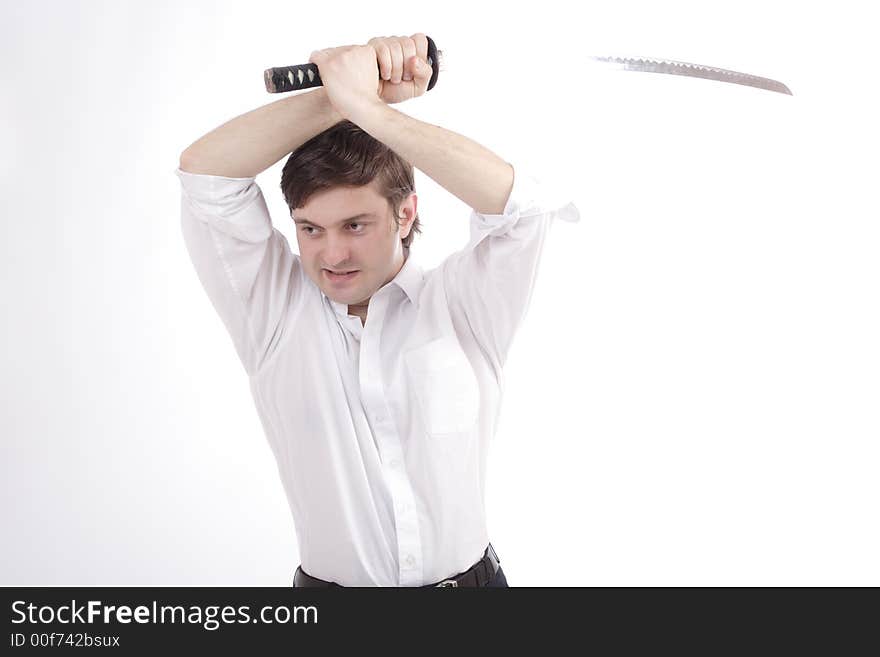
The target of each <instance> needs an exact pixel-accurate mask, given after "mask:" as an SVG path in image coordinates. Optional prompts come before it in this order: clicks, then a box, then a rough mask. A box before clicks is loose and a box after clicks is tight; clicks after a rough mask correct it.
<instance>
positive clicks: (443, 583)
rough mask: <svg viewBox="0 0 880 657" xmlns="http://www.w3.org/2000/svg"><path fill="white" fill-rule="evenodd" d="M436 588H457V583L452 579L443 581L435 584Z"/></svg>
mask: <svg viewBox="0 0 880 657" xmlns="http://www.w3.org/2000/svg"><path fill="white" fill-rule="evenodd" d="M437 586H456V587H457V586H458V582H457V581H455V580H454V579H444V580H443V581H442V582H440V583H439V584H437Z"/></svg>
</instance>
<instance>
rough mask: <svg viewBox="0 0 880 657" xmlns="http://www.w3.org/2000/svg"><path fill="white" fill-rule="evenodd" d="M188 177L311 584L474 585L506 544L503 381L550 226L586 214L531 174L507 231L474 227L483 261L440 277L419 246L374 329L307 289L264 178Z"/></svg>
mask: <svg viewBox="0 0 880 657" xmlns="http://www.w3.org/2000/svg"><path fill="white" fill-rule="evenodd" d="M176 174H177V176H178V177H179V179H180V181H181V186H182V188H181V189H182V198H181V215H182V216H181V223H182V229H183V236H184V240H185V243H186V247H187V250H188V252H189V255H190V257H191V259H192V262H193V265H194V266H195V269H196V273H197V274H198V277H199V279H200V281H201V283H202V286H203V287H204V289H205V291H206V292H207V295H208V297H209V298H210V300H211V302H212V304H213V306H214V308H215V309H216V310H217V313H218V314H219V316H220V318H221V319H222V320H223V323H224V324H225V325H226V328H227V330H228V332H229V334H230V336H231V337H232V342H233V343H234V346H235V349H236V351H237V353H238V356H239V358H240V360H241V362H242V364H243V365H244V369H245V371H246V372H247V374H248V375H249V377H250V387H251V391H252V393H253V398H254V402H255V404H256V409H257V412H258V414H259V417H260V421H261V423H262V426H263V429H264V431H265V434H266V437H267V438H268V441H269V444H270V445H271V448H272V450H273V452H274V455H275V459H276V461H277V464H278V472H279V474H280V476H281V481H282V483H283V485H284V489H285V491H286V494H287V499H288V502H289V504H290V509H291V512H292V515H293V521H294V526H295V530H296V537H297V542H298V545H299V557H300V562H301V566H302V569H303V570H304V571H305V572H306V573H308V574H310V575H313V576H315V577H319V578H321V579H324V580H328V581H332V582H336V583H338V584H342V585H343V586H422V585H426V584H432V583H434V582H438V581H440V580H442V579H445V578H447V577H451V576H453V575H456V574H458V573H460V572H462V571H464V570H467V569H468V568H469V567H470V566H471V565H473V564H474V563H475V562H476V561H477V560H479V559H480V557H481V556H482V555H483V552H484V550H485V549H486V546H487V545H488V543H489V540H490V537H489V536H488V533H487V528H486V514H485V504H484V499H485V497H484V493H485V481H486V458H487V455H488V448H489V441H490V439H491V438H492V437H493V435H494V433H495V429H496V420H497V418H498V413H499V410H500V404H501V398H502V393H503V387H504V381H503V372H502V368H503V366H504V363H505V360H506V358H507V354H508V350H509V348H510V344H511V340H512V338H513V336H514V333H515V332H516V330H517V328H518V327H519V325H520V322H521V321H522V319H523V317H524V315H525V313H526V310H527V308H528V306H529V301H530V298H531V294H532V289H533V286H534V284H535V276H536V273H537V269H538V264H539V261H540V256H541V251H542V247H543V243H544V239H545V237H546V235H547V232H548V230H549V228H550V225H551V223H552V221H553V219H554V218H559V219H563V220H566V221H572V222H574V221H579V220H580V213H579V211H578V209H577V208H576V207H575V205H574V204H573V203H572V202H570V201H569V200H568V198H567V197H566V196H564V195H561V194H559V193H558V192H555V191H554V192H551V191H550V189H551V188H550V187H548V186H547V185H545V184H543V183H541V182H540V180H539V179H538V178H535V177H533V174H530V173H529V172H527V171H526V170H525V169H520V168H516V167H515V175H514V184H513V189H512V191H511V194H510V197H509V199H508V201H507V204H506V206H505V208H504V212H503V214H500V215H491V214H490V215H484V214H481V213H478V212H476V211H475V210H472V211H471V215H470V240H469V242H468V244H467V245H466V246H465V247H464V248H463V249H461V250H460V251H457V252H455V253H453V254H452V255H450V256H448V257H447V258H446V259H445V260H444V261H443V262H442V263H441V264H440V265H439V266H438V267H436V268H434V269H431V270H430V271H424V270H423V269H422V267H420V266H419V264H418V263H417V262H416V260H415V259H414V251H415V250H416V249H418V241H416V243H415V244H414V245H413V248H412V249H411V250H410V254H409V257H408V258H407V259H406V261H405V263H404V265H403V267H402V269H401V270H400V272H398V274H397V276H395V278H394V279H393V280H392V281H390V282H389V283H387V284H386V285H384V286H383V287H381V288H380V289H379V290H377V291H376V292H375V293H374V294H373V296H372V298H371V299H370V303H369V308H368V312H367V318H366V323H365V324H364V325H362V324H361V319H360V318H359V317H356V316H354V315H349V314H348V306H347V305H346V304H341V303H337V302H335V301H332V300H331V299H330V298H329V297H327V296H326V295H325V294H324V293H323V292H322V291H321V289H320V288H319V287H318V286H317V285H316V284H315V283H314V282H313V281H312V280H311V278H309V277H308V276H307V275H306V274H305V272H304V270H303V268H302V264H301V261H300V256H299V255H298V254H296V253H293V252H292V251H291V249H290V246H289V244H288V242H287V239H286V238H285V237H284V235H283V234H282V233H281V232H279V231H278V230H277V229H276V228H274V227H273V226H272V222H271V219H270V216H269V212H268V209H267V206H266V201H265V199H264V197H263V193H262V191H261V189H260V187H259V186H258V185H257V183H256V182H255V178H254V177H249V178H227V177H224V176H212V175H204V174H193V173H188V172H185V171H182V170H181V169H179V168H178V169H177V170H176ZM452 220H453V219H450V221H452ZM438 223H439V222H438ZM428 238H429V239H430V236H429V237H428ZM421 239H425V238H424V236H422V237H421Z"/></svg>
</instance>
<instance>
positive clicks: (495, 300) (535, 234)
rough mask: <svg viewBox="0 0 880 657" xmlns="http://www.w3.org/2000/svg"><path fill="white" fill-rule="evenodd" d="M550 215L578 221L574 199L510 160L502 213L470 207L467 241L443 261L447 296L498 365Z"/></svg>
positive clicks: (521, 312)
mask: <svg viewBox="0 0 880 657" xmlns="http://www.w3.org/2000/svg"><path fill="white" fill-rule="evenodd" d="M554 219H561V220H563V221H569V222H577V221H580V211H579V210H578V209H577V207H576V206H575V205H574V202H573V201H572V200H571V199H570V198H569V197H568V196H567V195H566V193H564V192H562V191H561V190H560V189H558V188H557V187H556V186H555V185H553V184H551V183H545V182H543V181H542V179H541V178H538V177H537V175H536V173H534V172H532V171H530V170H529V169H527V168H525V167H520V166H514V180H513V188H512V189H511V192H510V196H509V197H508V200H507V203H506V205H505V207H504V211H503V213H502V214H482V213H480V212H477V211H476V210H473V209H472V210H471V216H470V240H469V242H468V244H467V246H466V247H465V248H464V249H462V250H461V251H458V252H456V253H454V254H452V255H451V256H450V257H449V258H447V260H446V261H445V262H444V264H443V267H444V276H445V280H446V286H447V290H448V294H449V295H450V302H451V303H452V304H454V305H457V306H458V307H459V308H460V310H461V312H462V313H463V315H464V316H465V318H466V319H467V323H468V324H469V326H470V329H471V332H472V333H473V334H474V336H475V338H476V340H477V342H478V343H479V344H480V346H481V348H482V349H483V351H484V352H485V353H486V354H487V355H488V357H489V358H490V359H491V361H492V365H493V367H494V368H495V369H496V371H497V370H500V368H502V367H503V366H504V363H505V362H506V360H507V355H508V352H509V349H510V345H511V342H512V340H513V336H514V335H515V333H516V331H517V329H518V328H519V326H520V324H521V322H522V320H523V318H524V317H525V315H526V312H527V311H528V307H529V303H530V301H531V296H532V290H533V289H534V286H535V279H536V276H537V273H538V266H539V264H540V260H541V253H542V250H543V246H544V239H545V237H546V236H547V233H548V232H549V230H550V226H551V225H552V222H553V220H554Z"/></svg>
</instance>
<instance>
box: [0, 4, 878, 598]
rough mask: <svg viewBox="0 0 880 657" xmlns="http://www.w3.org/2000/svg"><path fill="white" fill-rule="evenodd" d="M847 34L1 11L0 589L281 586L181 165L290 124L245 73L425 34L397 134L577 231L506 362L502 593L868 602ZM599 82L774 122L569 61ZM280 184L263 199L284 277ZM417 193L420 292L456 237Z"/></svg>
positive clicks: (320, 8) (868, 376)
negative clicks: (812, 595) (463, 160)
mask: <svg viewBox="0 0 880 657" xmlns="http://www.w3.org/2000/svg"><path fill="white" fill-rule="evenodd" d="M858 5H859V3H846V2H843V3H834V4H828V3H821V4H819V3H802V2H785V3H782V2H776V3H772V2H769V3H768V2H742V1H738V2H729V3H712V4H707V3H700V2H674V1H666V2H663V3H656V2H647V1H644V2H630V3H609V2H601V3H574V4H573V3H570V2H567V1H566V2H542V3H540V5H533V4H521V5H517V4H508V3H502V2H500V1H498V2H492V3H489V2H483V3H474V2H463V3H450V2H446V3H443V4H442V5H441V6H442V13H438V12H437V10H436V9H434V8H433V7H432V6H431V5H430V3H427V4H426V3H413V2H386V3H381V4H380V5H378V6H377V5H375V3H373V4H370V3H366V4H364V3H355V2H350V3H343V4H340V3H338V2H333V3H329V2H328V3H306V4H303V3H294V2H255V1H251V2H247V3H245V2H240V1H236V2H193V1H188V2H183V1H180V0H175V1H174V2H171V1H164V2H154V1H151V2H146V1H144V2H121V1H114V2H109V1H108V2H82V1H81V2H62V1H56V2H46V1H29V2H26V3H25V2H12V1H10V0H3V2H2V3H0V7H2V20H0V69H2V80H3V84H2V87H0V95H2V103H0V189H2V199H3V202H2V212H3V217H2V226H3V240H2V242H0V244H2V246H0V248H2V250H3V251H2V254H3V257H2V258H0V266H2V268H3V276H2V295H3V296H2V298H3V301H4V309H5V310H4V321H3V323H2V327H3V332H4V335H3V341H2V343H3V347H4V348H3V361H2V383H3V395H2V397H3V404H2V406H0V409H2V410H0V420H2V464H3V478H2V482H3V483H2V485H3V493H4V495H3V501H2V508H0V513H2V516H0V523H2V528H3V529H2V532H3V540H2V541H0V584H2V585H38V586H43V585H208V586H212V585H270V586H289V585H290V581H291V577H292V575H293V571H294V569H295V568H296V566H297V564H298V563H299V560H298V554H297V548H296V540H295V535H294V533H293V523H292V520H291V517H290V513H289V511H288V508H287V504H286V499H285V496H284V493H283V490H282V487H281V483H280V481H279V480H278V477H277V470H276V467H275V463H274V461H273V459H272V454H271V451H270V449H269V446H268V443H267V442H266V440H265V437H264V436H263V433H262V431H261V428H260V424H259V420H258V417H257V414H256V410H255V408H254V406H253V402H252V399H251V397H250V391H249V388H248V381H247V377H246V374H245V373H244V371H243V369H242V368H241V365H240V363H239V362H238V360H237V358H236V355H235V351H234V348H233V346H232V343H231V340H230V339H229V337H228V336H227V334H226V333H225V330H224V328H223V326H222V324H221V322H220V320H219V318H217V317H216V316H215V314H214V310H213V308H212V307H211V305H210V302H209V300H208V299H207V297H206V296H205V294H204V292H203V290H202V289H201V287H200V285H199V281H198V279H197V277H196V275H195V272H194V270H193V268H192V265H191V263H190V262H189V260H188V257H187V254H186V250H185V247H184V243H183V239H182V235H181V232H180V225H179V220H180V189H179V181H178V180H177V178H176V176H174V173H173V172H174V170H175V168H176V167H177V164H178V157H179V154H180V153H181V152H182V151H183V149H184V148H186V147H187V146H188V145H189V144H191V143H192V142H193V141H195V140H196V139H197V138H198V137H200V136H201V135H203V134H205V133H206V132H208V131H210V130H212V129H213V128H215V127H217V126H218V125H220V124H221V123H224V122H225V121H227V120H229V119H230V118H232V117H234V116H237V115H239V114H242V113H244V112H246V111H249V110H251V109H254V108H255V107H258V106H261V105H264V104H267V103H269V102H273V101H275V100H277V99H278V98H279V96H272V95H269V94H267V92H266V91H265V88H264V86H263V78H262V72H263V70H264V69H265V68H268V67H270V66H282V65H290V64H297V63H303V62H305V61H307V60H308V57H309V55H310V53H311V52H312V51H313V50H315V49H318V48H326V47H332V46H336V45H346V44H352V43H366V41H367V40H368V39H369V38H370V37H372V36H389V35H410V34H412V33H413V32H417V31H421V32H425V33H427V34H429V35H430V36H432V38H434V40H435V41H436V42H437V44H438V46H439V47H440V48H442V49H443V50H445V51H446V55H447V59H446V64H445V70H444V71H443V72H442V73H441V77H440V80H439V82H438V84H437V87H436V88H435V89H434V90H432V91H431V92H429V93H428V94H427V95H425V96H424V97H422V98H419V99H417V100H415V101H411V102H409V103H405V104H403V105H399V106H397V107H398V109H400V110H401V111H404V112H407V113H409V114H410V115H412V116H414V117H416V118H419V119H421V120H424V121H428V122H431V123H435V124H437V125H441V126H443V127H446V128H448V129H450V130H454V131H456V132H458V133H460V134H464V135H466V136H468V137H471V138H472V139H475V140H476V141H478V142H480V143H481V144H483V145H485V146H487V147H489V148H491V149H493V150H495V151H496V152H497V153H498V154H499V155H501V156H502V157H505V158H506V159H508V160H509V161H511V162H512V163H514V164H516V163H517V162H519V163H522V164H524V165H525V164H527V165H529V166H530V167H531V168H532V169H533V170H537V171H538V172H539V174H542V175H543V176H544V178H546V179H547V180H553V181H555V182H558V183H559V184H560V185H561V186H562V187H563V188H565V189H567V190H569V192H570V194H571V196H572V198H573V200H575V202H576V204H577V205H578V207H579V209H580V210H581V215H582V220H581V222H580V223H579V224H567V223H564V222H559V223H557V224H555V225H554V227H553V230H552V232H551V234H550V236H549V238H548V240H547V243H546V251H545V252H544V256H543V259H542V263H541V269H540V275H539V279H538V285H537V288H536V290H535V293H534V296H533V299H532V304H531V307H530V309H529V314H528V315H527V318H526V321H525V323H524V324H523V325H522V328H521V330H520V333H519V335H518V337H517V340H516V341H515V343H514V347H513V351H512V353H511V357H510V360H509V363H508V368H507V380H508V385H507V389H506V395H505V401H504V408H503V411H502V417H501V424H500V428H499V431H498V434H497V435H496V437H495V441H494V443H493V453H492V462H491V464H490V470H489V484H488V485H489V488H488V493H487V495H488V499H487V506H488V514H489V530H490V531H489V535H490V538H491V540H492V542H493V545H494V546H495V547H496V549H497V551H498V554H499V556H500V557H501V560H502V564H503V566H504V568H505V572H506V573H507V576H508V581H509V583H510V584H511V585H512V586H541V585H560V586H569V585H589V586H592V585H862V584H871V585H875V586H876V585H880V565H878V564H880V560H878V559H877V554H880V528H878V496H880V495H878V494H880V483H878V476H877V471H878V456H880V447H878V439H880V411H878V406H880V404H878V401H880V375H878V368H880V349H878V339H877V338H878V336H880V306H878V292H880V265H878V253H880V228H878V218H880V213H878V202H877V196H876V190H877V179H878V175H877V174H878V166H877V153H878V146H880V143H878V142H880V139H878V129H877V121H876V116H878V115H880V111H878V110H880V107H878V105H880V103H878V94H877V87H876V79H877V61H878V54H880V53H878V47H877V46H876V44H877V40H876V35H875V34H873V30H872V29H871V22H870V21H868V20H867V18H868V15H867V13H866V12H867V8H866V9H865V10H864V11H863V10H860V9H857V6H858ZM863 6H866V5H864V3H863ZM606 54H620V55H641V56H649V57H665V58H670V59H677V60H684V61H688V62H696V63H701V64H706V65H712V66H719V67H724V68H729V69H735V70H738V71H744V72H747V73H753V74H756V75H762V76H766V77H770V78H774V79H777V80H780V81H782V82H784V83H785V84H787V85H788V86H789V87H790V88H791V90H792V91H793V93H794V95H793V96H786V95H782V94H777V93H773V92H769V91H762V90H759V89H754V88H751V87H745V86H738V85H733V84H724V83H719V82H711V81H706V80H699V79H694V78H682V77H675V76H668V75H657V74H648V73H632V72H625V71H613V70H610V69H608V68H607V67H597V66H595V65H589V63H588V57H589V56H591V55H606ZM295 93H296V92H295ZM285 159H286V158H285ZM285 159H282V160H281V161H280V162H279V163H278V164H277V165H276V166H274V167H272V168H270V169H268V170H267V171H265V172H264V173H262V174H260V175H259V176H258V178H257V182H258V183H259V184H260V185H261V187H262V189H263V191H264V194H265V196H266V198H267V201H268V203H269V208H270V211H271V213H272V216H273V218H274V221H275V223H276V225H277V226H278V227H279V228H280V229H281V230H282V231H283V232H284V233H285V234H286V235H287V236H288V239H289V241H290V243H291V245H292V246H293V248H294V249H296V240H295V236H294V233H293V231H292V226H291V225H290V220H289V217H288V214H287V208H286V206H285V205H284V201H283V198H282V196H281V192H280V188H279V181H280V172H281V167H282V166H283V163H284V161H285ZM416 175H417V181H416V182H417V188H418V192H419V208H420V214H421V216H422V221H423V224H424V232H423V233H422V234H421V235H419V236H417V238H416V242H415V244H414V254H415V255H416V257H417V258H418V259H419V260H420V262H421V263H422V264H423V266H425V267H426V268H430V267H433V266H436V265H437V264H438V263H439V262H440V261H441V260H442V259H443V258H444V257H446V256H447V255H449V254H450V253H451V252H452V251H454V250H456V249H458V248H460V247H461V246H463V245H464V242H465V241H466V238H467V217H468V208H467V207H466V206H465V205H464V204H463V203H461V202H460V201H458V199H456V198H455V197H453V196H452V195H450V194H448V193H447V192H446V191H445V190H443V189H442V188H441V187H439V186H438V185H437V184H436V183H434V181H432V180H431V179H429V178H428V177H427V176H425V175H424V174H422V172H421V171H417V172H416Z"/></svg>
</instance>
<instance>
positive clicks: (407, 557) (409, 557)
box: [406, 554, 416, 566]
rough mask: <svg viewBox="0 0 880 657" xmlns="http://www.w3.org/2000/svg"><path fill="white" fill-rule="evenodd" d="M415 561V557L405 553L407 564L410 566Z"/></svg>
mask: <svg viewBox="0 0 880 657" xmlns="http://www.w3.org/2000/svg"><path fill="white" fill-rule="evenodd" d="M415 563H416V558H415V557H414V556H413V555H411V554H408V555H406V565H407V566H412V565H414V564H415Z"/></svg>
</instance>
